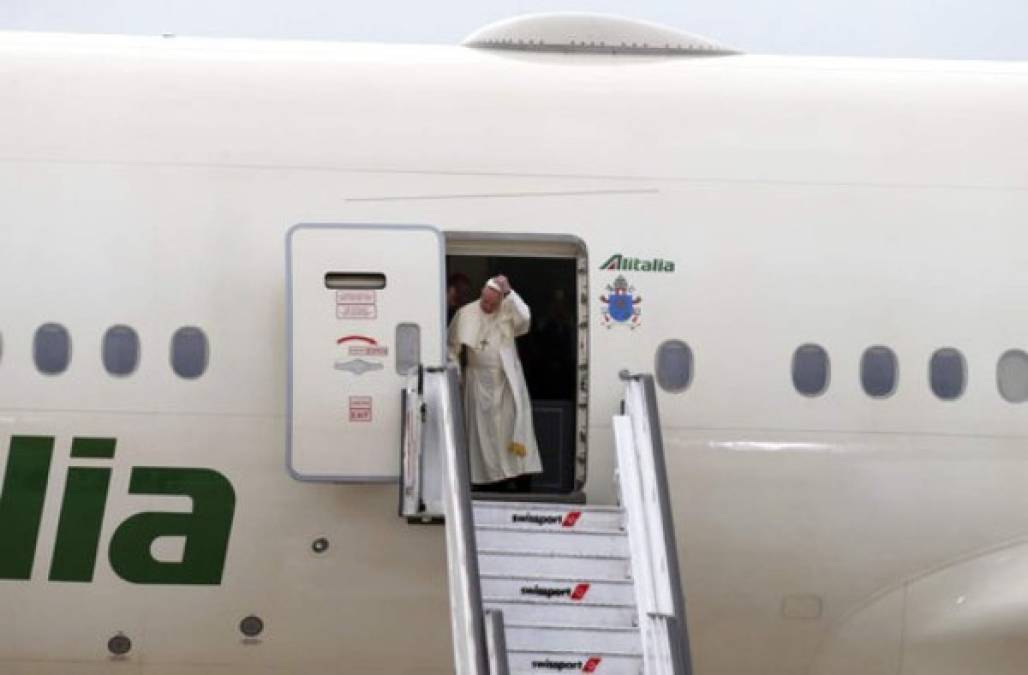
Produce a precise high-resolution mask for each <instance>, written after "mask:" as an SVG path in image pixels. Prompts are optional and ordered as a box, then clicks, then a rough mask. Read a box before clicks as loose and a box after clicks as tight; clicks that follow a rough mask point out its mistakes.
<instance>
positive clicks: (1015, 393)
mask: <svg viewBox="0 0 1028 675" xmlns="http://www.w3.org/2000/svg"><path fill="white" fill-rule="evenodd" d="M996 385H997V386H998V387H999V393H1000V395H1001V396H1002V397H1003V398H1005V399H1006V400H1008V401H1010V402H1011V403H1023V402H1025V401H1028V354H1025V353H1024V352H1023V351H1022V350H1020V349H1011V350H1010V351H1008V352H1006V353H1004V354H1003V356H1001V357H999V363H998V364H996Z"/></svg>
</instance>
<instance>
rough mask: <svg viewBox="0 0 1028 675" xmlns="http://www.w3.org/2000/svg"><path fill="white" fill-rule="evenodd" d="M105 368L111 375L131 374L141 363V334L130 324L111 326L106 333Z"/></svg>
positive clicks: (104, 341) (104, 342) (122, 375)
mask: <svg viewBox="0 0 1028 675" xmlns="http://www.w3.org/2000/svg"><path fill="white" fill-rule="evenodd" d="M103 362H104V368H106V369H107V372H108V373H110V374H111V375H117V376H120V377H124V376H126V375H131V374H132V373H133V372H135V370H136V366H138V365H139V336H138V335H137V334H136V331H135V330H133V329H132V328H130V327H129V326H111V327H110V328H108V329H107V332H106V333H104V340H103Z"/></svg>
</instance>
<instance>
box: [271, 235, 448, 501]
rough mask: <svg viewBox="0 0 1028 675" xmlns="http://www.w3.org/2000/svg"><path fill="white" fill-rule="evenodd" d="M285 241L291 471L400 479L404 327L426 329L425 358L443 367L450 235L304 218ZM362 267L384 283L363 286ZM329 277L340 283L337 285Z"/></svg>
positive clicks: (320, 476)
mask: <svg viewBox="0 0 1028 675" xmlns="http://www.w3.org/2000/svg"><path fill="white" fill-rule="evenodd" d="M287 244H288V247H287V252H286V254H287V256H288V261H287V263H288V270H287V273H288V275H289V279H288V280H289V292H288V297H287V303H288V306H287V312H288V321H289V323H288V326H289V328H288V330H289V360H288V363H289V384H288V387H289V389H288V392H289V394H288V395H289V400H288V420H287V423H288V435H287V449H286V450H287V453H288V457H289V468H290V470H291V471H292V472H293V474H294V475H295V476H296V477H297V478H300V479H303V480H336V481H376V480H377V481H395V480H396V478H397V477H398V476H399V475H400V470H399V463H398V460H397V452H396V450H395V448H396V439H397V429H400V428H401V418H402V416H403V411H402V410H401V409H400V396H399V392H400V390H401V389H402V388H403V387H404V385H405V383H406V377H407V373H405V372H404V373H400V372H398V368H397V358H398V354H397V347H398V345H397V344H396V333H397V328H398V327H399V326H400V325H402V324H413V325H416V326H418V327H420V334H421V350H420V354H421V361H422V362H424V363H426V364H429V365H436V366H438V365H441V364H442V362H443V332H444V326H443V323H444V316H443V307H442V300H441V297H442V295H443V292H444V289H443V276H444V269H443V259H442V256H443V241H442V235H441V234H440V233H439V231H438V230H436V229H434V228H431V227H425V226H418V227H408V226H396V227H384V228H383V227H373V226H360V225H300V226H297V227H295V228H292V229H291V230H290V231H289V234H288V239H287ZM411 269H417V270H418V274H417V275H416V276H414V275H411V274H410V270H411ZM363 273H373V274H374V275H376V276H377V277H380V278H381V282H380V284H381V286H380V287H379V286H378V285H373V286H367V287H365V286H364V285H362V284H361V283H358V281H360V280H361V277H360V275H361V274H363ZM330 275H341V276H342V280H341V281H339V282H338V283H337V284H335V286H334V287H330V281H329V276H330ZM346 275H354V276H356V277H357V280H356V281H347V280H346V279H348V277H347V276H346Z"/></svg>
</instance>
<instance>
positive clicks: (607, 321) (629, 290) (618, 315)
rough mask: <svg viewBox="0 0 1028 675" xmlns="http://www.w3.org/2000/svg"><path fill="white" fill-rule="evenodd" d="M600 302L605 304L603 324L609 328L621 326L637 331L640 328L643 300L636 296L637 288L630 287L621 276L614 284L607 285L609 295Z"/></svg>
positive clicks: (602, 297) (604, 296) (603, 296)
mask: <svg viewBox="0 0 1028 675" xmlns="http://www.w3.org/2000/svg"><path fill="white" fill-rule="evenodd" d="M600 302H602V303H603V319H602V321H601V322H602V323H603V325H604V326H606V327H607V328H613V327H614V326H618V325H620V326H628V327H629V328H631V329H632V330H635V329H636V328H638V327H639V316H640V312H641V311H642V310H640V309H639V303H641V302H642V298H640V297H639V296H637V295H636V294H635V287H634V286H631V285H629V283H628V280H627V279H625V278H624V277H623V276H620V275H619V276H618V278H617V279H615V280H614V283H613V284H607V295H601V296H600Z"/></svg>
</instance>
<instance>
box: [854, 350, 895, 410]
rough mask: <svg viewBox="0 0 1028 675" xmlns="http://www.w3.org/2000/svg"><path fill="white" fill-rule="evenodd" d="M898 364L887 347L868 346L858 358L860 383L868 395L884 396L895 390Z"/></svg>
mask: <svg viewBox="0 0 1028 675" xmlns="http://www.w3.org/2000/svg"><path fill="white" fill-rule="evenodd" d="M898 370H899V364H898V363H897V361H896V354H894V353H893V351H892V350H891V349H889V348H888V347H881V346H876V347H869V348H868V349H867V350H866V351H865V352H864V356H863V357H861V359H860V383H861V384H862V385H863V386H864V391H865V392H866V393H867V395H868V396H872V397H874V398H885V397H887V396H890V395H891V394H892V393H893V392H894V391H896V381H897V379H898V377H897V371H898Z"/></svg>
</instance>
